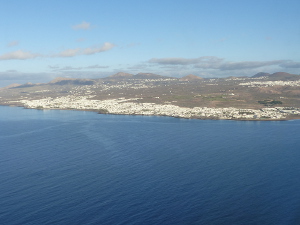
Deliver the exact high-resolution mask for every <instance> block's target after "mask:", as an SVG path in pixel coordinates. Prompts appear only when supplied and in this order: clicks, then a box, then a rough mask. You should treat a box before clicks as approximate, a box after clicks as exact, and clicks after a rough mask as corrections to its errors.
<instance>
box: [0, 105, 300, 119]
mask: <svg viewBox="0 0 300 225" xmlns="http://www.w3.org/2000/svg"><path fill="white" fill-rule="evenodd" d="M150 104H152V103H150ZM0 105H1V106H9V107H22V108H24V109H36V110H71V111H90V112H95V113H98V114H107V115H130V116H165V117H173V118H178V119H197V120H233V121H288V120H299V119H300V111H299V114H286V113H285V116H284V117H279V118H268V117H266V118H261V117H260V118H251V117H249V116H248V117H246V116H247V115H244V116H240V117H218V116H215V115H214V114H210V115H207V116H197V115H191V114H189V115H188V116H184V115H176V112H173V113H172V114H167V113H157V112H156V113H154V112H152V113H151V112H150V111H148V112H147V111H146V112H147V113H145V111H144V112H143V111H141V112H138V111H135V112H132V113H130V112H109V111H105V112H103V108H101V109H99V108H70V107H59V108H58V107H43V108H41V107H38V106H36V107H34V106H29V105H26V104H24V103H21V102H14V103H0ZM162 106H163V105H162ZM176 107H177V106H176ZM179 108H183V107H179ZM204 108H205V109H210V110H224V108H206V107H204ZM277 108H278V107H277ZM184 109H186V108H184ZM225 109H228V108H225ZM230 109H231V110H233V109H234V110H237V111H239V110H242V111H245V110H249V111H253V109H237V108H230ZM270 109H272V110H274V108H270ZM191 110H192V109H191ZM174 114H175V115H174Z"/></svg>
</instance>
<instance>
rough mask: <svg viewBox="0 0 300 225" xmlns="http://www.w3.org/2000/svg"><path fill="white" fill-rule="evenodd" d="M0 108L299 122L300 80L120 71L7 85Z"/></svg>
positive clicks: (272, 76)
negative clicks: (102, 75) (5, 106)
mask: <svg viewBox="0 0 300 225" xmlns="http://www.w3.org/2000/svg"><path fill="white" fill-rule="evenodd" d="M0 104H1V105H11V106H22V107H25V108H33V109H68V110H89V111H96V112H99V113H105V114H106V113H107V114H122V115H155V116H172V117H179V118H195V119H227V120H232V119H233V120H288V119H299V118H300V76H299V75H294V74H288V73H283V72H278V73H274V74H268V73H259V74H256V75H254V76H252V77H228V78H201V77H198V76H195V75H191V74H190V75H187V76H185V77H182V78H175V77H166V76H160V75H157V74H152V73H139V74H136V75H133V74H128V73H123V72H120V73H117V74H114V75H112V76H109V77H106V78H100V79H74V78H56V79H54V80H53V81H51V82H49V83H40V84H32V83H26V84H23V85H19V84H15V85H10V86H8V87H4V88H0Z"/></svg>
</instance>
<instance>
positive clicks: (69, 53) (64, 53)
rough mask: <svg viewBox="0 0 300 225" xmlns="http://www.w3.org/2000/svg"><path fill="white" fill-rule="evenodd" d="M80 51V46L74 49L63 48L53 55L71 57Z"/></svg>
mask: <svg viewBox="0 0 300 225" xmlns="http://www.w3.org/2000/svg"><path fill="white" fill-rule="evenodd" d="M79 52H80V48H74V49H67V50H64V51H62V52H60V53H58V54H56V55H54V56H58V57H72V56H75V55H77V54H79Z"/></svg>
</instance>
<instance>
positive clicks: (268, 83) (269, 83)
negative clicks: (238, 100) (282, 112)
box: [239, 80, 300, 87]
mask: <svg viewBox="0 0 300 225" xmlns="http://www.w3.org/2000/svg"><path fill="white" fill-rule="evenodd" d="M239 85H243V86H249V87H259V86H263V87H270V86H271V87H272V86H292V87H299V86H300V80H296V81H281V80H278V81H250V82H245V83H240V84H239Z"/></svg>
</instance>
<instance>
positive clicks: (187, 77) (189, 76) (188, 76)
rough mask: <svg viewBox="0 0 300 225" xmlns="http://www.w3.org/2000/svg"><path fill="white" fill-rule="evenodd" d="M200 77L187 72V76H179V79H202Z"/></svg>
mask: <svg viewBox="0 0 300 225" xmlns="http://www.w3.org/2000/svg"><path fill="white" fill-rule="evenodd" d="M202 79H203V78H202V77H198V76H196V75H193V74H189V75H187V76H184V77H182V78H180V79H179V80H184V81H189V80H202Z"/></svg>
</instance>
